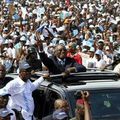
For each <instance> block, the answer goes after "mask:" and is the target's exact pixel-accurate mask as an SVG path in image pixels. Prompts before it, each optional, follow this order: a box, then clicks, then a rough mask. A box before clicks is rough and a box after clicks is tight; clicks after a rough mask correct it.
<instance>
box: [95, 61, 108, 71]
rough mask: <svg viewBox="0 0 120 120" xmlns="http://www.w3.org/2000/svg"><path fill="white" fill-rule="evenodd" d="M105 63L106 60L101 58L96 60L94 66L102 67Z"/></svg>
mask: <svg viewBox="0 0 120 120" xmlns="http://www.w3.org/2000/svg"><path fill="white" fill-rule="evenodd" d="M106 65H107V64H106V62H105V61H104V60H103V59H100V60H99V61H96V68H98V69H104V68H105V66H106Z"/></svg>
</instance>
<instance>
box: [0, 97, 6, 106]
mask: <svg viewBox="0 0 120 120" xmlns="http://www.w3.org/2000/svg"><path fill="white" fill-rule="evenodd" d="M7 103H8V97H7V96H6V97H5V96H4V97H2V96H0V108H5V107H6V105H7Z"/></svg>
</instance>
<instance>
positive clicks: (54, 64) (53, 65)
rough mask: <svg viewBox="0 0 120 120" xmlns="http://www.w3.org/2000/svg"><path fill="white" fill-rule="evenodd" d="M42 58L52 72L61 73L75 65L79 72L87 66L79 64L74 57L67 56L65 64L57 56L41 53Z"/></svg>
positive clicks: (83, 70)
mask: <svg viewBox="0 0 120 120" xmlns="http://www.w3.org/2000/svg"><path fill="white" fill-rule="evenodd" d="M40 58H41V61H42V62H43V64H44V65H45V66H46V67H47V68H48V69H49V72H50V73H51V74H60V73H62V72H64V71H65V70H67V68H70V67H75V68H76V69H77V72H85V71H86V68H85V67H84V66H83V65H81V64H78V63H77V62H76V61H75V60H74V59H73V58H69V57H66V58H65V59H66V60H65V65H64V66H62V65H61V64H60V63H59V61H58V59H57V58H56V57H55V56H52V57H50V58H48V57H47V55H46V54H45V53H40Z"/></svg>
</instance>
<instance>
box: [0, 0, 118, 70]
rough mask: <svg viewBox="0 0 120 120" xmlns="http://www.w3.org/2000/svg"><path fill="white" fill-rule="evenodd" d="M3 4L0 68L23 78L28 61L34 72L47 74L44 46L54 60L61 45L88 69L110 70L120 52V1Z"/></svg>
mask: <svg viewBox="0 0 120 120" xmlns="http://www.w3.org/2000/svg"><path fill="white" fill-rule="evenodd" d="M0 3H1V4H0V9H1V10H0V26H1V27H0V62H1V64H4V65H5V66H6V69H7V71H8V72H18V71H19V70H18V68H19V65H20V64H21V63H22V62H23V61H25V60H27V61H29V63H30V64H31V65H32V66H34V68H33V69H34V70H40V71H41V70H47V67H48V66H47V67H46V66H45V65H44V64H43V61H42V62H41V59H42V58H40V56H39V52H40V50H39V48H40V44H43V50H44V51H45V53H46V54H47V56H48V57H51V56H52V55H53V54H54V50H55V47H56V46H57V45H63V46H65V48H66V51H67V53H66V54H67V57H70V58H73V59H74V60H75V61H76V62H77V63H78V64H80V65H83V66H85V67H86V68H98V69H104V68H105V67H106V66H107V65H109V64H111V63H112V62H113V56H114V54H116V53H117V52H120V51H119V50H120V48H119V44H120V3H119V0H97V1H96V0H84V1H82V0H75V1H74V0H73V1H72V0H71V1H69V0H66V1H62V0H48V1H42V0H35V1H32V0H27V1H25V0H19V1H18V0H3V1H0ZM31 46H32V47H34V48H30V47H31ZM29 48H30V49H32V50H31V51H32V52H33V53H36V54H34V55H31V54H32V52H31V51H29ZM33 49H34V50H33ZM33 61H36V62H33ZM38 63H40V64H39V66H37V65H38ZM36 64H37V65H36ZM72 67H73V66H72Z"/></svg>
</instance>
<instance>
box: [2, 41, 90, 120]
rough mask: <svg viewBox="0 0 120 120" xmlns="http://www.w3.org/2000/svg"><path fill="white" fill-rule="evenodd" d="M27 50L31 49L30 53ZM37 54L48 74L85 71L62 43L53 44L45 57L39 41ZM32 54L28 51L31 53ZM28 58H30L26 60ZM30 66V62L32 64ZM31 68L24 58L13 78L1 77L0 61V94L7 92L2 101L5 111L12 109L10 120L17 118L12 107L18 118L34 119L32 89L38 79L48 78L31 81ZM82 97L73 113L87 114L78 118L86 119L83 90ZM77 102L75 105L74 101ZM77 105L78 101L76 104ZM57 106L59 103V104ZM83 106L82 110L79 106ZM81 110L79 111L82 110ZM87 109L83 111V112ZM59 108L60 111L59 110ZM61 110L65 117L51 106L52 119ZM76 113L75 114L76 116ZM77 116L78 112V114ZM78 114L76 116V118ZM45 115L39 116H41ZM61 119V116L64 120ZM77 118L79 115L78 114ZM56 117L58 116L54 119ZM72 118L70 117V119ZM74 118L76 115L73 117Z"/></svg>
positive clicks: (86, 106) (86, 105)
mask: <svg viewBox="0 0 120 120" xmlns="http://www.w3.org/2000/svg"><path fill="white" fill-rule="evenodd" d="M30 54H31V53H30ZM32 54H33V55H34V54H35V53H34V52H33V53H32ZM39 55H40V58H41V61H42V62H43V63H44V65H45V66H46V67H47V68H48V70H49V74H61V73H62V74H63V75H64V76H67V75H69V74H70V73H71V72H85V71H86V67H84V66H83V65H81V64H78V63H77V62H76V61H75V60H74V59H73V58H69V57H67V56H66V48H65V46H64V45H57V46H56V47H55V51H54V54H53V56H51V57H48V56H47V55H46V54H45V52H44V51H43V44H42V43H41V44H40V46H39ZM31 56H32V55H31ZM29 62H30V61H29ZM33 67H34V66H33ZM34 70H35V69H33V68H32V66H30V64H29V63H28V62H27V61H22V63H21V64H20V66H19V75H18V77H17V78H15V79H14V80H10V78H8V77H5V74H6V69H5V66H4V65H0V79H1V80H0V86H1V89H0V96H4V95H9V101H8V104H7V105H6V109H5V110H7V112H8V113H9V112H10V113H12V115H11V114H10V115H11V116H10V119H11V120H17V117H18V116H16V114H15V113H16V111H17V112H19V113H21V115H22V118H23V119H24V120H34V119H35V118H34V116H33V111H34V101H33V97H32V92H33V91H34V90H35V89H37V88H38V87H39V86H40V85H41V83H42V81H44V78H48V77H49V74H47V75H44V76H41V77H40V78H38V79H37V80H35V81H34V82H31V80H30V77H31V71H34ZM81 94H82V95H83V99H82V100H78V101H79V102H78V101H77V102H76V104H79V103H80V104H82V105H83V104H84V107H83V108H80V107H77V108H80V109H77V111H76V114H77V113H82V115H81V116H83V115H84V114H85V116H87V117H83V118H84V119H83V118H81V119H83V120H90V119H91V117H89V116H90V111H89V107H88V99H87V98H86V97H88V96H85V95H84V94H83V93H81ZM78 106H79V105H78ZM80 106H81V105H80ZM60 108H61V107H60ZM83 109H85V111H84V110H83ZM82 110H83V111H84V112H85V113H84V114H83V111H82ZM86 111H87V112H86ZM59 112H60V113H59ZM61 112H63V114H64V115H65V116H66V118H65V119H66V120H67V119H68V118H69V117H68V116H67V114H66V112H65V111H64V110H63V109H60V110H55V111H54V112H53V114H52V119H53V120H57V118H55V119H54V117H56V115H57V114H58V116H59V114H61ZM78 116H79V115H78V114H77V117H78ZM79 117H80V116H79ZM79 117H78V118H79ZM44 119H45V118H43V120H44ZM65 119H64V120H65ZM79 119H80V118H79ZM58 120H59V119H58ZM72 120H73V119H72ZM74 120H78V119H74Z"/></svg>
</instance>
